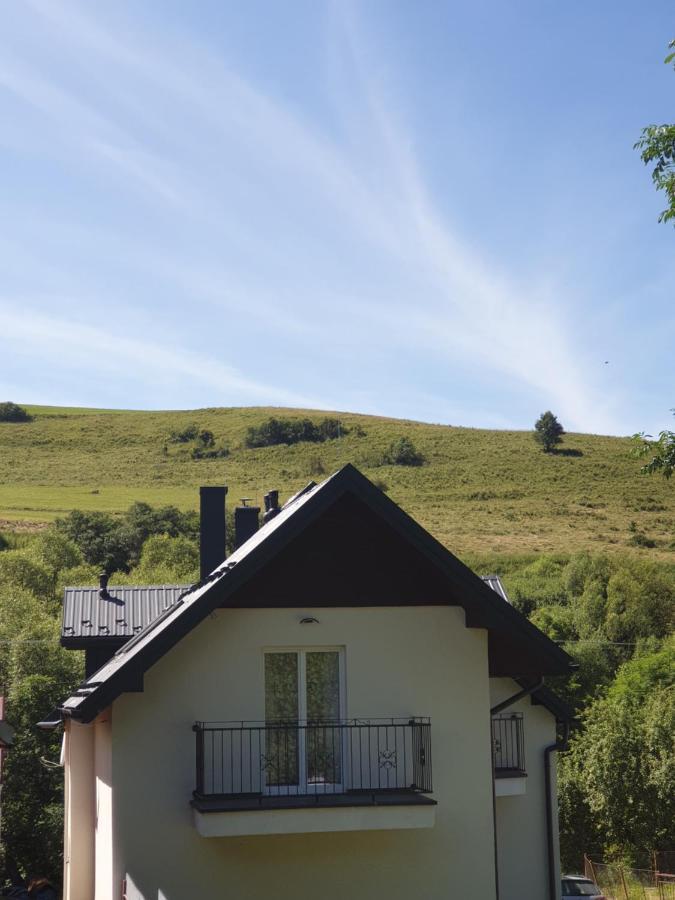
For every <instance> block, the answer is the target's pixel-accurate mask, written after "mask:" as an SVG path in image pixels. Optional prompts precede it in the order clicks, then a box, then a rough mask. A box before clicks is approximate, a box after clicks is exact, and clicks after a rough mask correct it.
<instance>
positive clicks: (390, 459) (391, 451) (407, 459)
mask: <svg viewBox="0 0 675 900" xmlns="http://www.w3.org/2000/svg"><path fill="white" fill-rule="evenodd" d="M382 460H383V462H384V464H385V465H388V466H421V465H423V463H424V456H422V454H421V453H420V452H419V451H418V450H417V448H416V447H415V445H414V444H413V442H412V441H411V440H410V438H407V437H400V438H398V440H396V441H392V443H391V444H390V445H389V447H388V448H387V450H385V452H384V455H383V457H382Z"/></svg>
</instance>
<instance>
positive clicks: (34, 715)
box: [0, 585, 82, 880]
mask: <svg viewBox="0 0 675 900" xmlns="http://www.w3.org/2000/svg"><path fill="white" fill-rule="evenodd" d="M58 639H59V621H58V618H57V617H56V615H55V612H54V611H53V610H52V609H51V608H50V607H49V605H46V604H45V603H44V600H43V598H38V597H36V596H35V595H34V594H33V593H32V592H30V591H28V590H26V589H25V588H21V587H20V586H16V585H15V586H13V587H11V589H10V588H8V587H5V588H3V590H2V591H1V592H0V646H1V647H2V652H1V653H0V684H2V685H4V688H5V694H6V697H7V711H6V713H7V718H8V719H9V720H10V721H11V722H12V725H13V726H14V728H15V729H16V734H15V743H14V746H13V748H12V751H11V753H8V754H7V758H6V764H5V769H4V773H3V774H4V785H3V795H2V799H3V809H2V813H3V825H4V827H3V842H4V845H5V851H6V856H7V857H9V858H11V859H12V860H13V861H14V862H15V863H16V864H17V865H18V866H19V867H20V868H21V869H22V870H23V872H24V874H28V873H36V872H43V873H45V874H46V875H47V876H48V877H50V878H52V879H53V880H58V878H59V873H60V870H61V859H60V857H61V840H62V828H63V826H62V796H63V772H62V770H61V769H59V768H58V767H57V768H55V769H54V768H48V767H46V766H45V765H44V764H43V763H42V761H41V760H42V759H43V758H44V759H47V760H50V761H52V762H56V761H58V758H59V745H60V735H58V734H55V733H53V732H42V731H40V730H39V729H37V728H36V727H35V723H36V722H38V721H40V719H42V718H44V716H45V714H46V713H48V712H49V711H50V710H51V709H53V708H54V706H55V705H56V704H57V703H58V702H60V701H61V700H62V699H63V697H64V696H66V695H67V694H68V693H69V691H70V690H72V688H74V687H75V685H76V684H77V682H78V681H79V680H80V679H81V677H82V661H81V654H79V653H73V652H72V651H66V650H64V649H63V648H62V647H60V646H59V640H58Z"/></svg>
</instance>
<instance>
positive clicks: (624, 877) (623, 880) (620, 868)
mask: <svg viewBox="0 0 675 900" xmlns="http://www.w3.org/2000/svg"><path fill="white" fill-rule="evenodd" d="M619 873H620V874H621V884H622V885H623V895H624V897H625V898H626V900H630V897H629V896H628V887H627V885H626V876H625V874H624V871H623V866H619Z"/></svg>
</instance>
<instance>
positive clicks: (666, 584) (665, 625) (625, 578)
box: [604, 561, 675, 642]
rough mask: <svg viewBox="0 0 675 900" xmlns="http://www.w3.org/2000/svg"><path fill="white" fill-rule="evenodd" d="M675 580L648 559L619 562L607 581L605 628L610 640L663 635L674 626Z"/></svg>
mask: <svg viewBox="0 0 675 900" xmlns="http://www.w3.org/2000/svg"><path fill="white" fill-rule="evenodd" d="M674 614H675V584H674V583H673V579H672V577H668V576H667V575H666V574H665V573H664V572H663V571H662V570H661V569H659V568H658V567H656V566H653V565H651V564H649V563H641V562H637V561H630V562H626V563H623V564H620V565H619V566H618V567H617V569H616V570H615V571H614V572H613V574H612V576H611V577H610V579H609V581H608V582H607V607H606V615H605V623H604V631H605V634H606V635H607V637H608V638H609V640H611V641H626V642H635V641H637V640H638V639H639V638H644V637H649V636H651V635H654V636H656V637H663V636H665V635H667V634H668V633H669V632H670V631H671V630H672V628H673V625H674V621H673V618H674Z"/></svg>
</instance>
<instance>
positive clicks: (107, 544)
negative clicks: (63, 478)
mask: <svg viewBox="0 0 675 900" xmlns="http://www.w3.org/2000/svg"><path fill="white" fill-rule="evenodd" d="M55 524H56V528H57V529H58V530H59V531H61V532H62V533H63V534H65V535H66V536H67V537H68V538H70V540H72V541H73V542H74V543H75V544H77V546H78V547H79V548H80V550H81V552H82V555H83V557H84V559H85V562H88V563H90V564H92V565H95V566H98V567H99V568H100V569H104V570H105V571H106V572H113V571H115V570H116V569H121V570H123V571H127V570H128V568H129V564H130V559H131V557H132V555H133V552H134V550H135V549H136V542H135V541H134V537H133V534H132V532H131V531H130V530H129V529H126V528H124V526H123V523H122V522H121V521H120V520H116V519H114V518H113V517H112V516H109V515H108V514H107V513H102V512H82V511H81V510H78V509H76V510H73V511H72V512H70V513H68V515H67V516H65V518H63V519H57V520H56V523H55ZM141 543H142V541H141Z"/></svg>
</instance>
